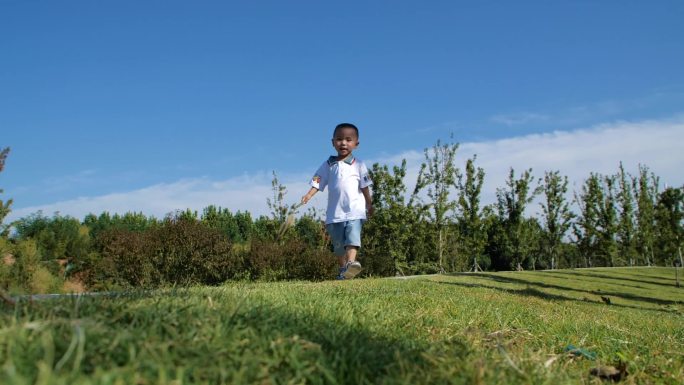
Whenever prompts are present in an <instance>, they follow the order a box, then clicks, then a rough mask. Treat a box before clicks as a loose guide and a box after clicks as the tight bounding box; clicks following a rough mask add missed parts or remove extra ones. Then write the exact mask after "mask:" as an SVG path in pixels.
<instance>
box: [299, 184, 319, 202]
mask: <svg viewBox="0 0 684 385" xmlns="http://www.w3.org/2000/svg"><path fill="white" fill-rule="evenodd" d="M317 192H318V189H317V188H315V187H311V188H310V189H309V192H307V193H306V195H304V196H303V197H302V204H303V205H305V204H307V203H308V202H309V200H311V198H312V197H313V196H314V195H316V193H317Z"/></svg>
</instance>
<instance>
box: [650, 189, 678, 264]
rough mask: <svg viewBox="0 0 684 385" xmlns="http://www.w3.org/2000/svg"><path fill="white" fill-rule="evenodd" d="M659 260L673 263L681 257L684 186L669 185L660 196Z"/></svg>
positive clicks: (658, 218)
mask: <svg viewBox="0 0 684 385" xmlns="http://www.w3.org/2000/svg"><path fill="white" fill-rule="evenodd" d="M655 217H656V224H657V229H658V253H657V255H656V256H657V258H658V259H659V262H661V263H664V264H671V263H672V261H673V260H675V259H679V260H680V263H681V247H682V240H684V222H683V221H684V187H679V188H675V187H668V188H666V189H665V190H664V191H663V192H662V193H660V196H659V197H658V206H657V208H656V216H655Z"/></svg>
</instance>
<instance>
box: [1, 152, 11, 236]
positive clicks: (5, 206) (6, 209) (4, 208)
mask: <svg viewBox="0 0 684 385" xmlns="http://www.w3.org/2000/svg"><path fill="white" fill-rule="evenodd" d="M9 152H10V149H9V147H5V148H3V149H2V150H0V172H2V170H4V168H5V160H6V159H7V155H9ZM2 193H3V190H2V189H0V194H2ZM10 206H12V199H8V200H7V202H4V201H3V200H2V199H0V236H3V237H6V236H7V235H8V233H9V225H3V224H2V222H3V221H4V220H5V218H6V217H7V215H9V213H10V211H11V209H10Z"/></svg>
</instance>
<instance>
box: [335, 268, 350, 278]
mask: <svg viewBox="0 0 684 385" xmlns="http://www.w3.org/2000/svg"><path fill="white" fill-rule="evenodd" d="M345 271H347V266H345V267H340V271H339V273H338V274H337V277H335V279H336V280H338V281H340V280H343V279H346V278H344V272H345Z"/></svg>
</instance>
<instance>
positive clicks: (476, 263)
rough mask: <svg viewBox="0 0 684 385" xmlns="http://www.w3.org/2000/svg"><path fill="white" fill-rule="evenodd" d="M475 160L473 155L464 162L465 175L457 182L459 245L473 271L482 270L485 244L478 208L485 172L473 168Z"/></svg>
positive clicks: (485, 232) (482, 223)
mask: <svg viewBox="0 0 684 385" xmlns="http://www.w3.org/2000/svg"><path fill="white" fill-rule="evenodd" d="M476 159H477V156H476V155H475V156H473V157H472V159H468V160H467V161H466V167H465V175H464V174H459V175H458V182H457V190H458V217H457V223H458V229H459V236H460V240H461V242H460V243H461V248H462V250H463V251H464V254H465V256H466V257H468V258H469V259H470V258H472V262H473V266H472V267H473V269H474V270H477V269H478V268H479V269H481V268H482V267H481V265H482V264H483V261H482V257H483V254H484V249H485V245H486V243H487V230H486V228H485V221H484V218H483V214H482V209H481V207H480V197H481V193H482V184H483V183H484V177H485V171H484V169H482V167H477V168H475V160H476ZM467 262H470V260H468V261H467ZM488 264H489V263H487V265H488Z"/></svg>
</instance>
